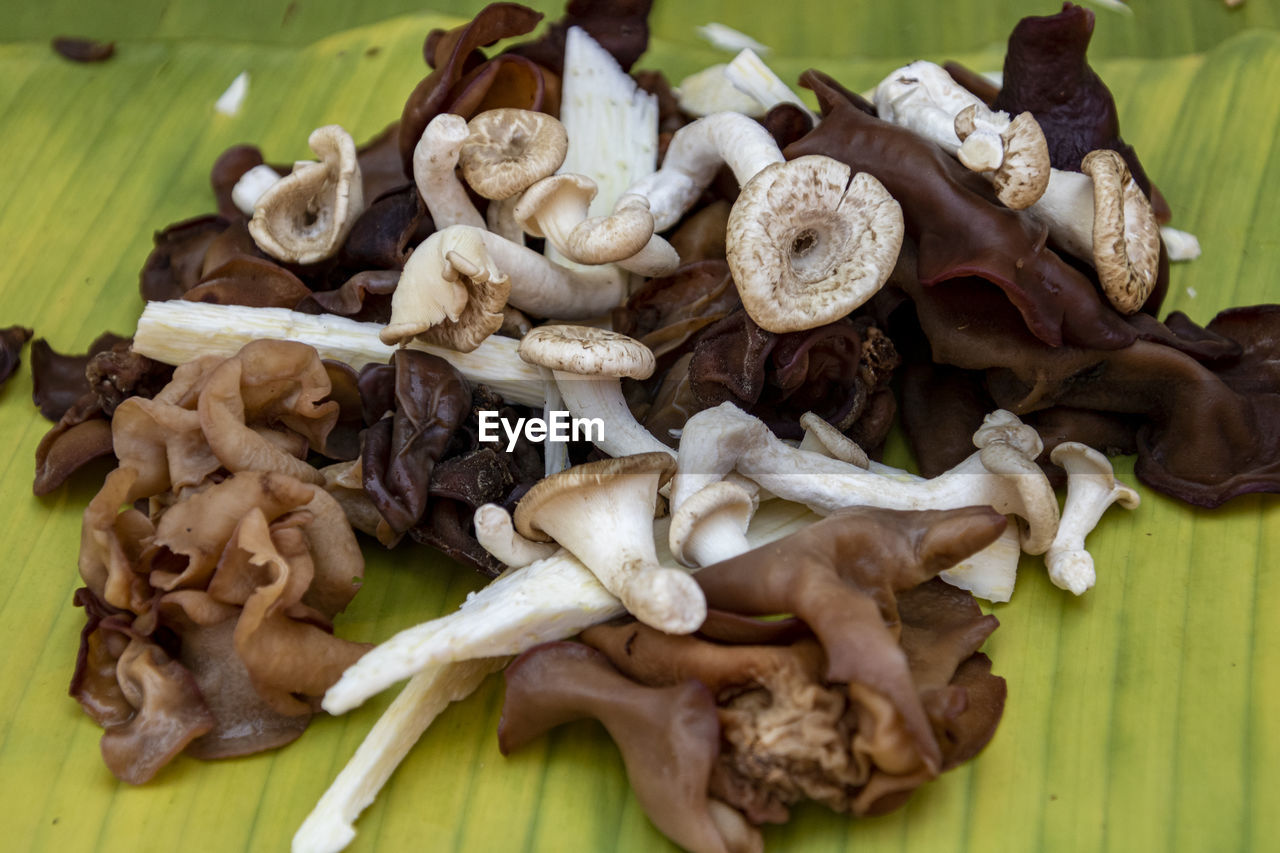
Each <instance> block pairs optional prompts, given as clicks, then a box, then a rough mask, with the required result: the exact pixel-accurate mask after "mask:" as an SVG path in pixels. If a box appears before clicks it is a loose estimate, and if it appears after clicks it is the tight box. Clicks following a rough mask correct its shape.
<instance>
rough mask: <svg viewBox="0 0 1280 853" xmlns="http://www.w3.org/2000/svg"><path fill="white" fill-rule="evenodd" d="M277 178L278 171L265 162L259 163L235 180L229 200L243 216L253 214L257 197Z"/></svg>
mask: <svg viewBox="0 0 1280 853" xmlns="http://www.w3.org/2000/svg"><path fill="white" fill-rule="evenodd" d="M278 180H280V173H279V172H277V171H276V170H275V169H273V168H271V167H270V166H268V165H267V164H266V163H259V164H258V165H256V166H254V167H253V168H252V169H250V170H249V171H247V172H245V173H244V174H243V175H241V176H240V180H238V181H236V185H235V186H234V187H232V188H231V201H232V203H234V204H235V206H236V209H237V210H239V211H240V212H241V213H243V214H244V215H245V216H253V208H254V205H256V204H257V203H258V199H260V198H262V194H263V193H265V192H266V191H267V190H269V189H271V187H272V186H273V185H274V184H275V182H276V181H278Z"/></svg>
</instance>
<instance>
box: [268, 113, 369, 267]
mask: <svg viewBox="0 0 1280 853" xmlns="http://www.w3.org/2000/svg"><path fill="white" fill-rule="evenodd" d="M307 144H308V145H310V146H311V150H312V151H314V152H315V153H316V156H317V157H319V158H320V162H319V163H314V162H300V163H297V164H295V165H294V168H293V171H292V172H290V173H289V174H288V175H287V176H285V177H283V178H281V179H280V180H279V181H276V182H275V183H274V184H272V185H271V187H270V188H269V189H267V191H266V192H264V193H263V194H262V195H261V196H260V197H259V198H258V200H257V204H256V205H255V207H254V213H253V218H252V219H250V220H249V233H250V234H251V235H253V240H254V242H255V243H257V244H258V248H260V249H262V251H264V252H266V253H267V254H268V255H270V256H271V257H273V258H275V259H277V260H281V261H285V262H286V263H292V264H311V263H315V262H316V261H323V260H325V259H326V258H330V257H332V256H333V255H334V254H336V253H337V251H338V249H339V247H341V246H342V242H343V240H345V239H346V238H347V234H348V233H349V232H350V231H351V226H352V225H354V224H355V221H356V218H357V217H358V216H359V215H360V214H361V213H362V212H363V211H364V187H363V184H362V183H361V180H360V164H359V162H358V161H357V160H356V144H355V142H354V141H353V140H352V138H351V134H349V133H347V132H346V131H345V130H343V129H342V128H341V127H339V126H338V125H336V124H330V125H326V126H324V127H320V128H316V129H315V130H314V131H312V133H311V136H310V138H308V140H307Z"/></svg>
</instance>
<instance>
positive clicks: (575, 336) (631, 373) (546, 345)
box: [517, 325, 675, 456]
mask: <svg viewBox="0 0 1280 853" xmlns="http://www.w3.org/2000/svg"><path fill="white" fill-rule="evenodd" d="M517 352H518V353H519V354H520V357H521V358H522V359H524V360H525V361H526V362H528V363H529V364H536V365H538V366H540V367H547V368H550V369H551V371H552V375H553V376H554V377H555V382H556V387H558V388H559V389H560V396H561V397H562V398H563V399H564V404H565V407H566V408H567V409H568V410H569V412H570V413H571V414H572V415H573V416H574V417H575V418H585V419H598V420H599V421H600V424H601V426H600V431H599V435H600V438H599V440H597V441H596V442H595V444H596V446H597V447H599V448H600V449H601V450H603V451H604V452H605V453H608V454H609V455H610V456H631V455H634V454H637V453H650V452H660V453H665V454H667V455H668V456H674V455H675V453H674V452H673V451H672V450H671V448H669V447H667V446H666V445H665V444H663V443H662V442H661V441H658V439H657V438H655V437H654V435H653V434H652V433H650V432H649V431H648V430H647V429H645V428H644V427H643V426H641V425H640V424H639V423H638V422H637V421H636V419H635V417H633V416H632V414H631V410H630V409H629V408H628V407H627V401H626V400H625V399H624V398H623V396H622V386H621V385H620V379H621V377H623V376H627V377H630V378H632V379H647V378H649V376H651V375H652V374H653V370H654V365H655V362H654V357H653V352H652V350H650V349H649V348H648V347H647V346H645V345H644V344H642V343H640V342H639V341H637V340H634V339H633V338H629V337H627V336H626V335H621V334H618V333H617V332H610V331H606V330H604V329H596V328H594V327H591V326H565V325H549V326H539V327H537V328H535V329H533V330H532V331H530V332H529V334H527V335H525V336H524V337H523V338H521V339H520V346H519V348H518V350H517Z"/></svg>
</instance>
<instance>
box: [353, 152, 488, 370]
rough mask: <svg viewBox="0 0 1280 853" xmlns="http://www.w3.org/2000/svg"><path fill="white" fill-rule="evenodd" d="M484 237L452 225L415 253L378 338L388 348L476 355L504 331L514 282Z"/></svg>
mask: <svg viewBox="0 0 1280 853" xmlns="http://www.w3.org/2000/svg"><path fill="white" fill-rule="evenodd" d="M429 130H430V129H429V128H428V131H429ZM482 233H483V232H482V231H481V229H478V228H471V227H468V226H465V225H452V226H449V227H448V228H444V229H442V230H440V231H437V232H435V233H434V234H432V235H431V236H430V237H428V238H427V239H426V240H424V241H423V242H422V244H421V245H420V246H418V248H416V249H414V251H413V254H412V255H410V256H409V260H407V261H406V262H405V265H404V271H403V272H402V273H401V274H400V282H399V283H398V284H397V285H396V289H395V292H394V293H392V294H391V321H390V323H388V324H387V326H386V327H384V328H383V329H382V331H381V332H379V333H378V337H379V338H380V339H381V340H382V342H383V343H384V344H399V343H403V342H404V341H407V340H409V339H410V338H418V339H420V340H422V341H424V342H426V343H430V344H436V345H438V346H445V347H449V348H451V349H455V350H457V351H458V352H471V351H472V350H475V349H476V348H477V347H479V346H480V344H481V342H483V341H484V339H485V338H487V337H489V336H490V335H491V334H493V333H494V332H496V331H498V329H500V328H502V323H503V318H504V315H503V313H502V308H503V306H504V305H506V303H507V299H508V297H509V296H510V294H511V282H510V279H509V278H508V276H507V274H506V273H505V272H503V271H502V270H501V269H499V268H498V267H497V266H496V265H495V264H494V263H493V261H492V260H491V259H490V257H489V253H488V252H487V251H486V250H485V243H484V238H483V236H482Z"/></svg>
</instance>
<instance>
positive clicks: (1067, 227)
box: [1029, 169, 1093, 263]
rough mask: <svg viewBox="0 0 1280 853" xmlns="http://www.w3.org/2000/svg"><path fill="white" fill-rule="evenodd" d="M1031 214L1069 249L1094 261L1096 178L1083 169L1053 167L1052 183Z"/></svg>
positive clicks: (1032, 206) (1086, 259)
mask: <svg viewBox="0 0 1280 853" xmlns="http://www.w3.org/2000/svg"><path fill="white" fill-rule="evenodd" d="M1029 210H1030V213H1031V215H1032V216H1034V217H1035V218H1036V219H1038V220H1040V221H1041V222H1043V223H1044V224H1045V225H1047V226H1048V227H1049V234H1050V235H1051V236H1052V237H1053V239H1054V241H1055V242H1056V243H1057V244H1058V245H1059V246H1061V247H1062V248H1063V249H1065V250H1066V251H1068V252H1070V253H1071V254H1072V255H1075V256H1076V257H1077V258H1080V259H1081V260H1084V261H1088V262H1089V263H1093V179H1092V178H1090V177H1089V176H1088V175H1086V174H1083V173H1082V172H1066V171H1063V170H1062V169H1054V170H1053V171H1052V172H1050V173H1049V186H1048V187H1047V188H1046V189H1045V191H1044V195H1042V196H1041V197H1040V200H1039V201H1037V202H1036V203H1035V204H1033V205H1031V207H1030V209H1029Z"/></svg>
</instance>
